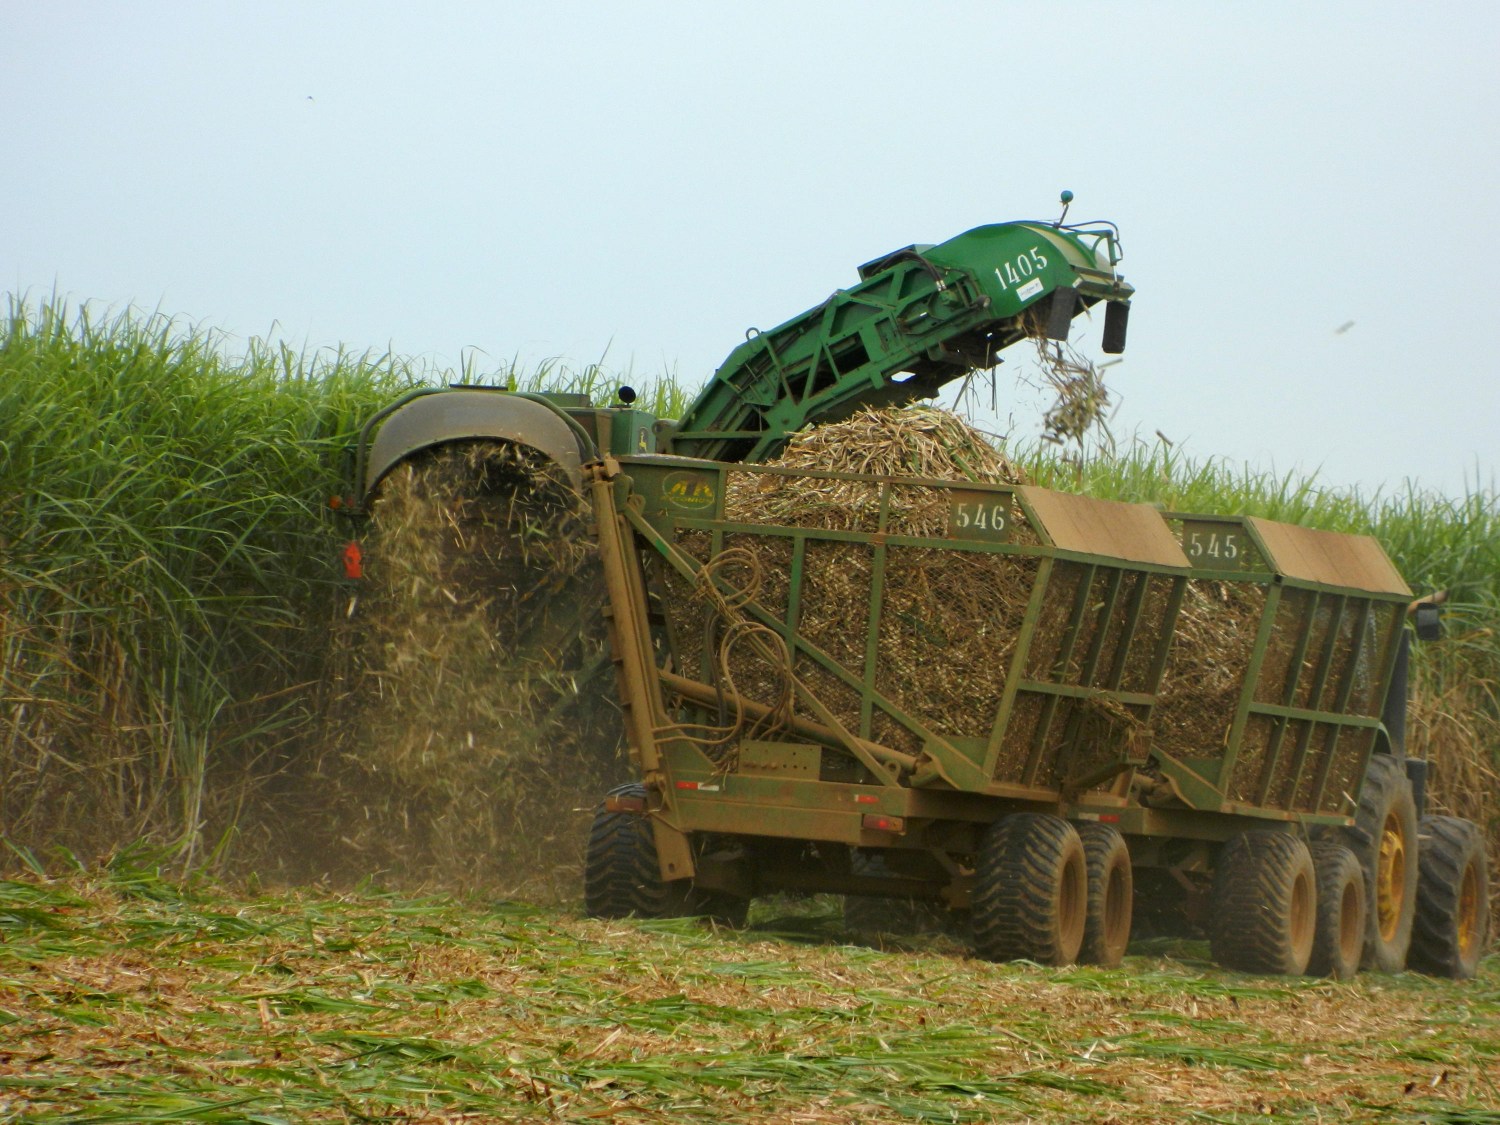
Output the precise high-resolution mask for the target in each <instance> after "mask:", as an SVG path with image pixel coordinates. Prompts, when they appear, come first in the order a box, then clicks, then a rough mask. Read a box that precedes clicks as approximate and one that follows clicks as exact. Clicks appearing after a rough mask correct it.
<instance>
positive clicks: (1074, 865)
mask: <svg viewBox="0 0 1500 1125" xmlns="http://www.w3.org/2000/svg"><path fill="white" fill-rule="evenodd" d="M1131 898H1132V886H1131V868H1130V853H1129V852H1128V850H1127V849H1126V846H1125V841H1124V839H1123V837H1121V835H1120V834H1119V832H1117V831H1116V830H1115V829H1114V828H1112V827H1111V826H1109V825H1105V824H1093V823H1090V824H1084V825H1082V826H1081V828H1075V827H1074V826H1073V825H1072V824H1070V823H1069V822H1068V821H1066V820H1064V819H1063V818H1061V817H1058V816H1051V815H1048V814H1044V813H1013V814H1011V815H1010V816H1005V817H1001V818H1000V819H999V820H997V821H995V822H994V824H992V825H990V827H989V828H988V829H987V830H986V832H985V835H984V838H983V840H982V841H981V845H980V851H979V857H978V863H977V866H976V869H975V883H974V897H973V935H974V950H975V952H976V953H978V954H979V956H981V957H984V958H986V959H988V960H991V961H1013V960H1025V961H1034V962H1036V963H1037V964H1041V965H1070V964H1072V963H1073V962H1075V961H1083V962H1085V963H1088V964H1098V965H1118V964H1119V963H1120V960H1121V958H1123V957H1124V955H1125V946H1126V944H1127V943H1128V942H1129V940H1130V912H1131Z"/></svg>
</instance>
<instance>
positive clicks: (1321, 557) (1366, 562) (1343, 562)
mask: <svg viewBox="0 0 1500 1125" xmlns="http://www.w3.org/2000/svg"><path fill="white" fill-rule="evenodd" d="M1245 522H1246V523H1248V524H1249V525H1250V526H1251V527H1252V528H1253V529H1254V530H1255V533H1256V535H1258V536H1260V540H1261V542H1262V543H1264V544H1265V547H1266V551H1267V552H1268V553H1269V554H1270V556H1271V558H1270V560H1269V561H1270V563H1271V565H1272V566H1273V567H1274V568H1275V569H1276V570H1277V571H1278V572H1280V573H1281V574H1284V575H1286V576H1287V577H1288V578H1300V579H1302V580H1303V581H1306V582H1321V583H1323V584H1325V585H1328V586H1344V587H1346V588H1348V589H1351V590H1364V591H1366V592H1368V593H1372V594H1400V595H1402V596H1403V597H1408V598H1409V597H1411V589H1410V588H1409V587H1408V586H1407V585H1406V583H1405V581H1403V580H1402V578H1401V575H1400V574H1399V573H1398V572H1397V570H1396V567H1395V566H1394V565H1393V564H1392V562H1391V560H1390V558H1389V557H1388V556H1387V555H1386V553H1385V549H1384V548H1383V547H1381V545H1380V544H1379V543H1378V542H1376V541H1375V540H1374V539H1372V538H1370V537H1369V536H1368V535H1345V534H1343V533H1341V532H1337V531H1319V530H1317V529H1315V528H1311V527H1298V526H1297V525H1296V524H1290V523H1277V522H1276V521H1274V520H1263V519H1258V518H1256V517H1254V516H1250V517H1248V518H1247V519H1246V521H1245Z"/></svg>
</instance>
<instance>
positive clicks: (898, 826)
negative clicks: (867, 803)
mask: <svg viewBox="0 0 1500 1125" xmlns="http://www.w3.org/2000/svg"><path fill="white" fill-rule="evenodd" d="M859 823H860V825H861V826H862V827H863V828H864V829H865V830H866V831H869V832H905V831H906V817H904V816H886V814H885V813H873V812H872V813H865V815H864V816H862V817H860V818H859Z"/></svg>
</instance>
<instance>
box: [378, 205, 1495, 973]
mask: <svg viewBox="0 0 1500 1125" xmlns="http://www.w3.org/2000/svg"><path fill="white" fill-rule="evenodd" d="M1118 262H1119V241H1118V237H1117V235H1116V232H1115V230H1114V228H1113V227H1112V226H1109V225H1107V224H1088V225H1083V226H1063V225H1061V223H1060V222H1059V223H1057V224H1048V223H1030V222H1022V223H1003V224H996V225H991V226H984V227H979V228H976V229H975V230H971V231H969V232H967V233H965V234H962V235H959V236H958V237H957V238H954V239H951V240H949V241H947V242H944V243H940V244H937V245H931V246H928V245H918V246H909V247H906V248H904V249H901V250H898V251H895V252H893V253H890V254H887V255H884V256H883V257H881V258H878V259H875V260H874V261H872V262H870V263H868V264H866V265H865V266H863V267H861V268H860V270H859V282H858V284H856V285H854V286H852V287H850V288H849V289H846V290H840V291H838V292H836V293H834V294H833V295H832V296H831V297H829V298H828V300H827V301H825V302H824V303H823V304H821V305H820V306H818V307H817V308H815V309H812V310H809V311H808V312H806V313H803V314H802V315H800V316H798V317H795V318H793V319H792V320H789V321H787V322H786V323H784V324H782V325H780V326H778V327H776V328H772V329H768V330H766V331H764V332H753V331H752V332H751V333H750V334H748V336H747V339H746V341H745V342H744V343H743V344H741V345H740V346H739V347H737V348H736V349H735V350H734V351H733V352H732V353H731V354H730V355H729V357H728V358H727V359H726V361H725V362H724V364H723V365H722V366H721V367H720V368H719V369H718V371H717V372H716V373H715V374H714V376H713V378H712V379H711V380H710V381H709V382H708V384H707V386H706V387H705V388H704V390H703V391H702V392H701V393H700V394H699V395H698V397H697V398H696V400H695V401H694V402H693V403H692V405H691V406H690V407H689V408H688V409H687V410H686V411H685V412H684V413H683V415H682V417H681V418H680V419H678V420H676V421H675V422H673V421H668V420H663V419H658V418H655V417H653V416H651V415H650V414H648V413H646V412H644V411H640V410H636V409H635V408H634V407H633V405H632V399H633V392H630V391H629V389H628V388H622V389H621V393H620V396H619V403H618V404H617V405H613V406H610V407H607V408H599V407H596V406H594V405H593V404H592V403H590V402H588V401H587V400H586V399H584V398H583V397H582V396H567V395H547V394H531V393H524V394H523V393H513V392H509V391H505V390H500V389H494V388H480V387H454V388H443V389H432V390H423V391H417V392H414V393H412V394H410V395H408V396H406V397H405V398H403V399H401V400H399V401H398V402H396V403H394V404H392V405H391V406H390V407H388V408H387V409H386V410H384V411H382V412H380V413H379V414H377V415H375V416H374V417H373V418H372V419H371V420H370V421H369V423H368V424H367V425H366V426H365V427H364V429H363V431H362V432H361V435H360V440H359V443H358V445H357V447H356V452H355V466H354V469H355V482H356V483H355V487H356V489H357V495H356V496H354V497H353V498H352V500H353V505H352V506H353V509H354V511H355V514H356V515H358V514H361V513H362V512H363V511H364V510H365V507H364V506H365V502H366V501H367V500H368V499H369V498H370V497H371V496H372V495H373V494H374V493H375V492H376V491H377V490H378V488H379V486H380V482H381V480H382V478H383V477H384V476H385V474H387V473H388V472H389V471H390V470H391V469H392V468H394V467H395V466H397V465H398V464H400V463H401V462H403V461H404V460H406V459H408V458H411V457H414V456H419V455H421V454H422V453H423V452H424V451H427V450H431V449H433V448H437V447H442V446H446V445H449V444H452V443H462V442H469V441H501V442H512V443H516V444H517V445H519V446H522V447H525V448H526V449H527V450H529V451H533V452H534V453H535V454H536V455H538V456H540V457H542V458H544V459H545V460H546V461H547V463H548V464H550V465H552V466H554V467H555V468H556V470H557V471H558V472H560V473H561V474H563V475H564V476H565V477H566V478H567V479H568V480H569V481H570V482H571V483H572V484H573V485H574V486H575V487H576V488H577V489H578V490H579V492H580V493H582V494H583V495H585V496H586V497H587V498H588V499H589V501H590V502H591V504H592V512H593V519H594V524H595V534H596V536H597V543H598V551H599V558H600V562H601V565H602V569H603V575H604V579H605V582H604V585H605V587H606V590H607V602H606V608H605V611H604V612H605V617H606V621H607V625H608V631H609V635H610V643H611V650H612V653H613V659H614V663H615V668H616V674H617V682H618V688H619V702H620V705H621V708H622V711H623V715H624V720H625V727H626V736H627V741H628V744H629V748H630V753H631V757H632V762H633V764H634V766H635V767H636V769H637V770H638V771H639V773H640V780H639V781H638V782H634V783H631V784H630V785H627V786H624V787H621V788H620V789H617V790H616V791H614V792H612V793H611V794H609V795H608V797H607V798H606V799H605V801H604V802H603V803H602V804H601V805H600V807H599V810H598V812H597V815H596V817H595V821H594V825H593V828H592V832H591V837H590V843H589V856H588V865H587V872H586V888H585V890H586V896H585V897H586V905H587V908H588V909H589V910H590V912H591V913H594V914H598V915H602V916H620V915H625V914H631V913H634V914H640V915H666V914H703V915H710V916H715V917H719V918H723V919H726V920H738V919H741V918H743V916H744V914H745V911H746V908H747V906H748V903H749V901H750V900H751V899H752V898H753V897H755V896H757V895H761V894H767V893H773V892H778V891H826V892H834V893H842V894H845V895H848V896H861V895H869V896H880V897H882V898H884V899H887V900H891V901H897V900H905V901H913V900H919V901H923V902H926V903H929V904H932V905H933V906H935V907H937V908H938V909H940V910H942V911H945V912H949V913H951V914H953V915H954V916H956V917H960V918H964V919H967V920H968V924H969V931H970V935H971V940H972V942H973V945H974V947H975V949H976V951H977V952H978V953H980V954H981V955H982V956H986V957H990V958H995V959H1003V958H1027V959H1031V960H1036V961H1042V962H1050V963H1057V964H1062V963H1068V962H1071V961H1074V960H1080V959H1081V960H1085V961H1093V962H1098V963H1104V964H1113V963H1117V962H1118V961H1119V960H1120V958H1121V957H1122V956H1123V953H1124V949H1125V945H1126V942H1127V941H1128V938H1129V934H1130V929H1131V920H1132V911H1133V900H1134V890H1133V888H1134V886H1135V885H1136V884H1137V883H1138V882H1139V883H1140V884H1141V885H1142V886H1149V887H1152V888H1153V894H1155V895H1157V896H1159V897H1160V896H1164V897H1168V898H1170V897H1172V895H1173V893H1175V895H1176V897H1178V898H1180V899H1181V900H1182V902H1183V903H1184V904H1185V905H1186V908H1187V909H1188V911H1189V912H1190V913H1191V911H1193V910H1197V911H1198V915H1199V920H1200V921H1201V923H1202V924H1203V925H1204V927H1205V928H1206V929H1207V931H1208V933H1209V935H1210V937H1211V939H1212V941H1213V947H1214V952H1215V954H1216V956H1218V958H1219V959H1220V960H1221V961H1222V962H1224V963H1225V964H1226V965H1229V966H1231V967H1235V968H1240V969H1245V970H1249V971H1259V972H1285V973H1301V972H1304V971H1315V972H1319V973H1331V974H1333V975H1337V976H1347V975H1350V974H1352V973H1353V972H1354V971H1355V970H1356V969H1357V968H1359V967H1361V965H1363V966H1366V967H1371V966H1373V967H1377V968H1382V969H1387V970H1395V969H1399V968H1402V967H1404V966H1405V965H1406V964H1408V963H1410V964H1412V965H1413V966H1415V967H1419V968H1423V969H1426V970H1428V971H1432V972H1436V973H1442V974H1445V975H1452V976H1465V975H1471V974H1472V973H1473V972H1474V970H1475V966H1476V965H1477V962H1478V958H1479V956H1480V954H1481V952H1482V951H1483V948H1484V945H1485V941H1486V938H1487V922H1488V883H1487V875H1486V861H1485V856H1484V849H1483V842H1482V838H1481V836H1480V834H1479V833H1478V830H1477V828H1476V827H1475V826H1474V825H1472V824H1471V823H1469V822H1467V821H1461V820H1458V819H1456V818H1451V817H1428V818H1425V819H1423V820H1421V821H1420V823H1419V820H1418V815H1419V812H1420V808H1419V804H1420V801H1421V796H1422V793H1421V789H1422V786H1421V782H1422V779H1423V776H1424V775H1423V772H1422V766H1421V763H1417V762H1409V761H1407V760H1406V759H1405V757H1404V747H1403V739H1402V734H1401V732H1402V723H1403V715H1404V704H1405V661H1406V651H1407V643H1408V635H1409V629H1408V624H1407V621H1408V613H1407V610H1408V604H1409V603H1410V602H1411V592H1410V591H1409V590H1408V589H1407V587H1406V585H1405V583H1404V582H1403V581H1402V580H1401V578H1400V576H1399V575H1398V574H1397V573H1396V572H1395V569H1394V568H1393V567H1392V566H1391V565H1390V563H1389V560H1388V559H1386V557H1385V555H1384V552H1383V551H1381V549H1380V547H1379V545H1378V544H1376V543H1375V542H1374V541H1373V540H1369V539H1367V538H1364V537H1359V536H1340V535H1334V534H1332V533H1328V532H1319V531H1311V530H1308V529H1303V528H1297V527H1291V526H1288V525H1284V524H1276V523H1272V522H1270V521H1265V520H1254V519H1249V518H1244V517H1221V516H1212V515H1196V514H1190V513H1167V514H1163V513H1161V512H1159V511H1157V510H1155V509H1154V508H1151V507H1148V506H1143V505H1130V504H1120V503H1114V502H1107V501H1100V500H1093V499H1089V498H1086V497H1078V496H1065V495H1062V494H1058V493H1053V492H1049V491H1047V490H1043V489H1038V488H1034V487H1029V486H1011V485H1001V484H976V483H973V482H953V481H931V480H914V479H904V478H893V479H885V478H879V477H865V478H861V477H858V476H853V475H850V474H838V473H817V472H809V471H806V470H790V469H785V468H778V467H775V466H770V465H765V464H764V463H765V462H767V461H769V460H771V459H773V458H774V457H775V456H776V454H777V453H778V452H779V451H780V450H781V449H782V448H783V447H784V446H785V445H786V443H787V441H788V439H789V438H790V437H791V436H792V435H793V434H795V433H797V432H798V431H800V430H802V429H804V428H806V427H808V426H810V425H813V424H816V423H822V422H832V421H838V420H841V419H842V418H844V417H846V416H848V415H850V414H852V413H853V412H855V411H856V410H858V409H860V408H862V407H867V406H889V405H899V404H904V403H909V402H912V401H915V400H917V399H920V398H925V397H931V396H933V395H935V394H936V393H937V392H938V391H939V390H940V389H941V388H943V387H944V386H946V385H947V384H949V383H950V382H952V381H953V380H955V379H958V378H962V377H963V376H965V375H968V374H969V373H971V372H973V371H976V370H983V369H988V368H992V367H993V366H995V364H996V363H998V362H999V360H1000V358H1001V357H1000V353H1001V352H1002V351H1003V350H1004V349H1005V348H1007V347H1009V346H1011V345H1012V344H1015V343H1017V342H1019V341H1022V340H1025V339H1037V338H1042V339H1050V340H1059V341H1060V340H1064V339H1066V338H1067V336H1068V333H1069V328H1070V325H1071V322H1072V321H1073V319H1074V318H1075V317H1077V316H1078V315H1080V314H1082V313H1084V312H1085V311H1086V310H1088V309H1090V308H1091V307H1092V306H1095V305H1098V304H1099V303H1101V302H1102V303H1103V304H1104V307H1105V317H1104V340H1103V347H1104V350H1105V351H1106V352H1119V351H1121V350H1122V349H1123V347H1124V338H1125V327H1126V316H1127V313H1128V309H1129V301H1130V298H1131V296H1132V294H1133V289H1132V288H1131V286H1130V285H1128V284H1127V283H1126V282H1125V281H1124V280H1123V279H1122V278H1121V277H1120V275H1119V273H1118V271H1117V268H1116V267H1117V265H1118ZM799 490H800V491H806V492H809V493H811V492H813V491H815V490H832V491H833V492H835V493H837V495H839V496H840V497H841V498H842V499H841V501H840V503H841V504H842V508H841V510H840V511H839V512H836V513H834V514H833V516H832V517H831V518H830V517H829V513H828V512H827V510H826V506H821V507H819V506H815V507H819V510H820V511H822V512H823V514H822V515H821V516H813V517H808V518H803V517H801V516H798V515H796V514H795V513H790V514H789V512H788V510H787V509H785V508H781V509H777V511H776V512H775V513H770V514H768V510H767V509H766V508H765V507H764V506H763V505H762V504H761V501H762V500H763V499H764V498H765V497H767V496H768V495H769V496H774V495H776V494H781V493H786V492H788V491H790V492H791V493H792V494H795V493H797V492H798V491H799ZM976 575H977V576H978V578H977V579H976V578H975V576H976ZM960 576H962V577H960ZM834 577H838V578H839V579H840V580H839V581H833V580H832V579H833V578H834ZM976 582H977V585H976ZM1185 604H1188V605H1190V606H1192V607H1194V609H1195V611H1196V612H1197V613H1198V615H1199V617H1200V618H1201V617H1202V616H1203V614H1204V613H1205V612H1207V614H1208V615H1209V616H1210V617H1211V616H1212V614H1213V612H1214V610H1213V607H1214V605H1215V604H1232V605H1233V606H1235V607H1236V610H1235V615H1234V616H1233V619H1232V620H1230V619H1226V620H1225V621H1224V622H1222V623H1221V624H1222V625H1223V626H1224V627H1223V628H1222V629H1219V630H1218V631H1217V632H1215V631H1214V630H1213V629H1209V630H1208V633H1209V634H1211V635H1213V636H1216V637H1217V638H1219V639H1218V640H1216V641H1212V642H1210V643H1212V644H1217V645H1220V646H1222V651H1216V652H1212V653H1208V654H1207V655H1205V654H1204V653H1203V652H1202V651H1201V649H1202V646H1203V644H1204V643H1205V642H1204V639H1203V630H1202V629H1201V628H1200V629H1198V632H1197V633H1196V634H1194V633H1193V631H1192V630H1189V629H1186V628H1184V627H1183V622H1182V621H1181V620H1180V618H1181V617H1182V615H1183V607H1184V605H1185ZM1205 607H1207V608H1206V610H1205ZM1189 616H1191V615H1189ZM1204 660H1207V662H1208V664H1209V665H1211V666H1212V667H1213V668H1214V669H1216V671H1217V673H1218V681H1222V683H1219V684H1218V687H1217V688H1216V691H1217V694H1215V695H1214V696H1213V698H1212V700H1211V701H1210V704H1209V705H1205V699H1204V698H1203V697H1200V696H1194V695H1193V694H1192V692H1191V691H1189V690H1186V689H1185V688H1184V687H1183V685H1184V684H1192V683H1195V682H1196V681H1197V680H1201V679H1202V678H1203V676H1204V675H1205V674H1206V673H1205V671H1204V669H1203V668H1199V667H1196V666H1195V664H1194V661H1204ZM1216 682H1217V681H1216ZM1138 876H1139V878H1138Z"/></svg>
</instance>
